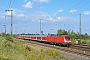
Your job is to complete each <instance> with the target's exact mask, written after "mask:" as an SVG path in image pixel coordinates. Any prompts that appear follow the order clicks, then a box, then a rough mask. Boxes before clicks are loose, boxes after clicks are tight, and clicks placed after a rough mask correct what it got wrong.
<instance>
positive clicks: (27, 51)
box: [0, 37, 73, 60]
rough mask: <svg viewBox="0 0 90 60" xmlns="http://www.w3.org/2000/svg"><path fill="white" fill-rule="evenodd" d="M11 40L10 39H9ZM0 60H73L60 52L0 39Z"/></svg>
mask: <svg viewBox="0 0 90 60" xmlns="http://www.w3.org/2000/svg"><path fill="white" fill-rule="evenodd" d="M9 39H10V38H9ZM0 60H73V59H71V58H68V57H64V55H63V54H61V53H60V51H56V50H54V49H48V48H46V49H44V48H41V47H38V46H35V47H34V46H27V45H23V44H22V43H18V42H13V41H12V40H6V39H5V38H2V37H0Z"/></svg>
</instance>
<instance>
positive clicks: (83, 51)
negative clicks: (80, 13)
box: [25, 41, 90, 58]
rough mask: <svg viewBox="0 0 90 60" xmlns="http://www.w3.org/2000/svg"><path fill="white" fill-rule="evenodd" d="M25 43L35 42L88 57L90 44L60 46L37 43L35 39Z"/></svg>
mask: <svg viewBox="0 0 90 60" xmlns="http://www.w3.org/2000/svg"><path fill="white" fill-rule="evenodd" d="M25 44H36V45H40V46H45V47H49V48H54V49H57V50H61V51H65V52H69V53H74V54H78V55H82V56H86V57H89V58H90V46H87V45H86V46H85V45H72V46H71V47H62V46H55V45H50V44H44V43H38V42H35V41H29V42H26V43H25Z"/></svg>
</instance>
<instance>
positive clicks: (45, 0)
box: [33, 0, 50, 3]
mask: <svg viewBox="0 0 90 60" xmlns="http://www.w3.org/2000/svg"><path fill="white" fill-rule="evenodd" d="M33 1H35V2H40V3H44V2H45V3H48V2H49V1H50V0H33Z"/></svg>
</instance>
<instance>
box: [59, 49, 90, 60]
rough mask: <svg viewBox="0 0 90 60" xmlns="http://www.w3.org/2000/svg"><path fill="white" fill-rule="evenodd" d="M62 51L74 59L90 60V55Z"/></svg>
mask: <svg viewBox="0 0 90 60" xmlns="http://www.w3.org/2000/svg"><path fill="white" fill-rule="evenodd" d="M60 52H61V53H63V54H64V56H67V57H70V58H73V59H74V60H90V57H86V56H81V55H77V54H73V53H69V52H64V51H60Z"/></svg>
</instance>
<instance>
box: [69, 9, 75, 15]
mask: <svg viewBox="0 0 90 60" xmlns="http://www.w3.org/2000/svg"><path fill="white" fill-rule="evenodd" d="M69 12H70V13H71V14H73V13H76V12H77V10H76V9H74V10H70V11H69Z"/></svg>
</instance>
